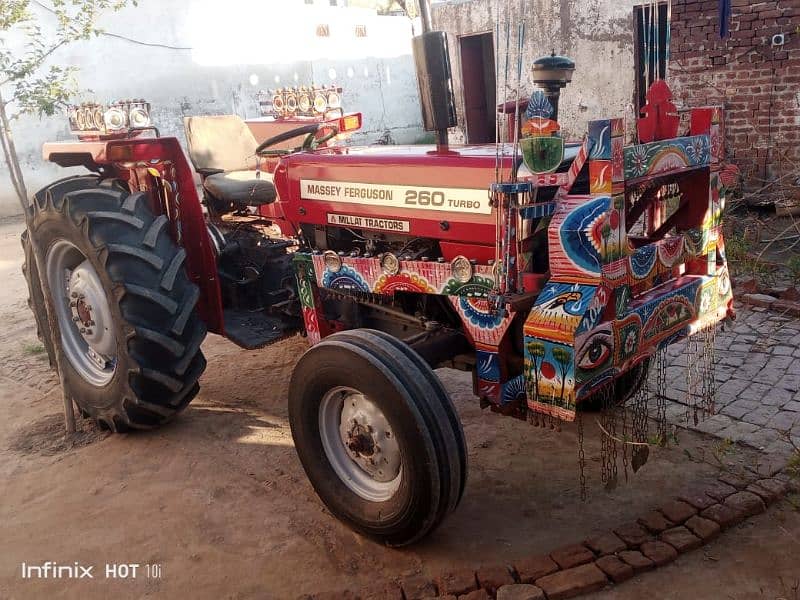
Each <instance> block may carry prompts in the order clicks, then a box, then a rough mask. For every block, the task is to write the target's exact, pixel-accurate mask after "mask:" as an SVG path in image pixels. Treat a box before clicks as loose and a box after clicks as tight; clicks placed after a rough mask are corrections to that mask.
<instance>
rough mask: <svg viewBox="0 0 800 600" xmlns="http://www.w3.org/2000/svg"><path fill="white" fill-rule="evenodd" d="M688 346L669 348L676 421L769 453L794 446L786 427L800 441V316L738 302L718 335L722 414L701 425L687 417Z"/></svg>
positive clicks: (669, 380)
mask: <svg viewBox="0 0 800 600" xmlns="http://www.w3.org/2000/svg"><path fill="white" fill-rule="evenodd" d="M701 345H702V344H701ZM685 346H686V344H685V343H681V344H674V345H673V346H670V347H669V349H668V351H667V352H668V359H667V365H668V366H667V377H666V381H667V397H668V398H669V399H670V400H671V402H669V403H668V406H667V418H668V420H669V421H670V422H671V423H674V424H676V425H680V426H681V427H688V428H690V429H695V430H697V431H702V432H705V433H710V434H713V435H715V436H718V437H720V438H725V439H730V440H731V441H735V442H741V443H744V444H748V445H749V446H753V447H754V448H758V449H760V450H762V451H764V452H766V453H768V454H786V453H788V452H789V451H790V449H791V446H790V445H789V443H788V441H786V440H785V439H782V435H781V432H784V431H787V430H792V431H791V436H792V438H793V439H794V441H795V443H797V444H800V319H795V318H790V317H786V316H784V315H781V314H780V313H777V312H773V311H768V310H766V309H763V308H758V307H753V308H750V307H746V306H741V305H739V306H737V319H736V321H735V322H734V323H733V324H732V326H730V325H729V326H726V328H725V330H724V331H723V330H719V331H718V333H717V336H716V342H715V347H716V373H715V377H716V380H717V396H716V411H717V414H715V415H713V416H711V417H709V418H708V419H706V420H702V421H700V422H699V423H698V424H697V425H694V423H693V419H687V406H686V404H687V400H688V396H687V383H686V361H687V354H686V352H685ZM652 375H654V374H653V373H651V376H652ZM651 409H652V406H651ZM792 428H793V429H792Z"/></svg>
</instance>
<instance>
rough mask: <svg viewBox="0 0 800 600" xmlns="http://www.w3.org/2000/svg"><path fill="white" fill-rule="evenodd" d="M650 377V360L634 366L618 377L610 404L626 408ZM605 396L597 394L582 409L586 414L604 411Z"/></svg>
mask: <svg viewBox="0 0 800 600" xmlns="http://www.w3.org/2000/svg"><path fill="white" fill-rule="evenodd" d="M649 375H650V359H649V358H646V359H645V360H643V361H642V362H640V363H638V364H636V365H634V367H633V368H632V369H630V370H629V371H626V372H625V373H623V374H622V375H621V376H620V377H617V378H616V379H615V380H614V381H613V382H612V383H610V384H608V385H610V386H611V392H612V396H611V398H610V399H609V402H611V403H613V405H614V406H624V405H625V404H626V403H627V402H628V400H630V399H631V398H633V397H634V396H635V395H636V393H637V392H638V391H639V390H640V389H641V388H642V386H643V385H644V384H645V382H646V381H647V377H648V376H649ZM602 403H603V394H601V393H595V394H593V395H591V396H589V397H588V398H586V399H585V400H583V401H582V402H581V404H580V409H581V410H582V411H586V412H596V411H599V410H602V409H603V404H602Z"/></svg>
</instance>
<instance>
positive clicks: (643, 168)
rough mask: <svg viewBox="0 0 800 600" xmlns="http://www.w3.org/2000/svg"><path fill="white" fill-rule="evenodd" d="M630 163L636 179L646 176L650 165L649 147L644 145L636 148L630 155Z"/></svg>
mask: <svg viewBox="0 0 800 600" xmlns="http://www.w3.org/2000/svg"><path fill="white" fill-rule="evenodd" d="M630 162H631V168H632V169H633V175H634V177H638V176H640V175H644V174H645V173H646V172H647V165H648V163H649V157H648V153H647V147H646V146H644V145H640V146H634V147H633V150H632V151H631V153H630Z"/></svg>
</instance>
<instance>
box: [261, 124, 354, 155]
mask: <svg viewBox="0 0 800 600" xmlns="http://www.w3.org/2000/svg"><path fill="white" fill-rule="evenodd" d="M323 128H330V130H331V131H330V132H329V133H327V134H325V135H323V136H322V137H321V138H317V137H316V136H317V132H319V130H320V129H323ZM338 133H339V130H338V128H337V127H336V126H335V125H331V124H330V123H312V124H310V125H303V126H302V127H296V128H295V129H290V130H289V131H284V132H283V133H279V134H278V135H274V136H272V137H271V138H268V139H266V140H264V141H263V142H261V143H260V144H259V145H258V148H256V152H255V153H256V154H257V155H259V156H285V155H287V154H292V153H293V152H297V151H299V150H316V149H317V148H318V147H319V146H321V145H322V144H324V143H325V142H327V141H328V140H330V139H332V138H333V137H334V136H336V135H337V134H338ZM301 135H305V136H306V138H305V139H304V140H303V144H302V145H301V146H300V147H299V148H292V149H287V148H276V149H273V150H268V148H269V147H270V146H274V145H275V144H280V143H281V142H285V141H287V140H291V139H292V138H296V137H300V136H301Z"/></svg>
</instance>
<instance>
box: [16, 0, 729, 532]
mask: <svg viewBox="0 0 800 600" xmlns="http://www.w3.org/2000/svg"><path fill="white" fill-rule="evenodd" d="M422 4H423V6H424V5H425V3H424V2H423V3H422ZM414 45H415V56H416V59H417V65H418V76H419V81H420V92H421V96H422V103H423V117H424V120H425V124H426V127H427V128H428V129H430V130H435V131H437V132H438V133H437V135H438V144H437V145H436V146H435V147H431V146H394V147H392V146H379V147H362V148H358V147H324V148H321V147H320V146H321V145H322V144H324V143H325V142H326V141H327V140H328V139H330V138H331V137H332V136H334V135H337V134H340V133H342V132H347V131H351V130H353V129H357V128H358V127H360V125H361V119H360V116H359V115H345V116H342V117H341V118H340V119H337V120H335V121H326V122H315V123H311V124H308V125H304V126H302V127H300V128H298V129H293V130H291V131H288V132H285V133H283V134H280V135H278V136H275V137H273V138H271V139H267V140H265V141H264V142H263V143H260V144H257V143H256V141H255V139H254V137H253V135H252V133H251V132H250V131H249V130H248V128H247V126H246V125H245V124H244V122H242V121H241V120H240V119H238V118H236V117H192V118H188V119H187V120H186V131H187V139H188V145H189V153H188V154H189V157H190V158H191V161H192V163H193V165H194V168H195V171H196V172H197V173H198V174H199V175H200V177H201V178H202V198H201V197H199V194H198V191H197V189H196V187H195V181H194V178H193V172H192V168H191V166H190V164H189V161H188V160H187V158H186V155H185V154H184V152H183V151H182V149H181V147H180V145H179V142H178V141H177V140H176V139H174V138H165V137H158V136H157V135H156V136H155V137H148V136H147V135H145V134H144V132H147V131H152V127H151V125H150V123H149V117H148V114H147V108H148V107H147V104H146V103H144V102H142V101H132V102H123V103H118V104H115V105H113V106H111V107H109V108H107V109H103V108H101V107H86V106H82V107H76V108H74V109H73V111H72V114H71V120H72V123H73V128H74V129H76V131H78V133H79V135H80V138H81V139H80V140H79V141H77V142H72V143H48V144H45V146H44V158H45V160H48V161H51V162H54V163H56V164H58V165H61V166H64V167H73V166H83V167H85V168H86V169H87V170H88V171H89V172H90V173H89V174H86V175H80V176H75V177H68V178H65V179H62V180H59V181H56V182H54V183H52V184H51V185H48V186H47V187H45V188H44V189H42V190H41V191H39V192H38V193H37V194H36V195H35V197H34V200H33V202H32V204H31V206H30V211H29V214H28V223H29V226H28V230H27V232H26V234H25V235H24V237H23V245H24V247H25V252H26V264H27V268H26V277H27V279H28V284H29V288H30V299H31V307H32V309H33V311H34V314H35V316H36V320H37V325H38V328H39V331H40V335H41V336H42V339H43V342H44V344H45V345H46V348H47V350H48V352H49V354H50V356H51V359H53V358H54V357H57V358H58V364H60V365H61V371H62V372H61V373H60V376H61V378H62V381H63V385H64V392H65V394H66V396H67V397H69V398H71V399H72V400H73V401H74V402H75V403H76V404H77V406H78V407H79V409H80V410H81V412H82V414H84V416H88V417H91V418H93V419H95V420H97V421H98V422H99V423H100V424H101V425H102V426H104V427H106V428H108V429H111V430H113V431H126V430H129V429H145V428H152V427H157V426H159V425H162V424H163V423H166V422H167V421H169V420H170V419H171V418H172V417H174V416H175V415H176V414H177V413H178V412H180V411H181V410H182V409H184V408H185V407H186V406H187V405H188V404H189V402H190V401H191V400H192V398H193V397H194V396H195V395H196V394H197V392H198V389H199V385H198V380H199V378H200V376H201V374H202V373H203V370H204V368H205V366H206V361H205V358H204V357H203V353H202V350H201V344H202V343H203V340H204V338H205V336H206V334H207V333H208V332H211V333H215V334H218V335H221V336H225V337H227V338H229V339H231V340H232V341H234V342H235V343H237V344H239V345H240V346H242V347H245V348H260V347H263V346H266V345H268V344H271V343H273V342H276V341H278V340H281V339H283V338H285V337H287V336H291V335H294V334H296V333H298V332H299V333H301V334H304V335H306V336H307V337H308V340H309V342H310V344H311V347H310V349H309V350H308V351H307V352H306V353H305V354H304V355H303V356H302V357H301V358H300V360H299V362H298V364H297V365H296V367H295V370H294V374H293V376H292V381H291V387H290V393H289V399H288V401H289V420H290V424H291V428H292V434H293V437H294V442H295V446H296V449H297V452H298V455H299V457H300V460H301V462H302V464H303V467H304V468H305V470H306V473H307V474H308V477H309V479H310V481H311V483H312V484H313V486H314V488H315V490H316V491H317V493H318V494H319V496H320V498H321V499H322V500H323V501H324V502H325V504H326V505H327V506H328V507H329V508H330V510H331V511H332V512H333V513H334V514H335V515H336V516H337V517H338V518H340V519H341V520H342V521H344V522H345V523H347V524H348V525H349V526H351V527H352V528H354V529H355V530H357V531H359V532H361V533H362V534H364V535H367V536H369V537H372V538H374V539H377V540H380V541H382V542H384V543H387V544H390V545H403V544H409V543H412V542H414V541H416V540H419V539H421V538H422V537H423V536H425V535H426V534H427V533H429V532H430V531H432V530H433V529H434V528H435V527H436V526H437V525H438V524H439V523H441V521H442V520H443V519H444V517H445V516H446V515H447V514H449V513H450V512H451V511H453V510H454V509H455V508H456V506H457V505H458V503H459V500H460V498H461V496H462V493H463V491H464V485H465V481H466V476H467V450H466V446H465V441H464V434H463V432H462V428H461V425H460V423H459V417H458V414H457V413H456V410H455V409H454V407H453V404H452V402H451V400H450V399H449V398H448V395H447V392H446V391H445V389H444V387H443V386H442V384H441V383H440V382H439V380H438V379H437V376H436V375H435V373H434V371H433V369H434V368H436V367H440V366H449V367H454V368H458V369H464V370H470V371H472V373H473V378H474V390H475V394H476V395H477V396H478V397H479V398H480V401H481V403H482V404H483V405H484V406H490V407H491V408H492V409H493V410H494V411H496V412H499V413H502V414H506V415H511V416H516V417H520V418H526V417H528V416H531V415H544V417H546V418H548V419H560V420H566V421H569V420H572V419H574V418H575V415H576V412H577V411H580V410H582V409H584V408H585V407H588V406H590V405H591V404H592V403H593V400H594V399H596V398H597V397H598V395H599V394H600V393H601V392H602V393H605V392H608V391H609V390H611V392H612V393H613V395H614V396H615V397H616V399H617V401H619V402H624V401H625V399H626V398H628V397H630V395H631V394H632V393H633V392H635V390H636V389H637V388H638V387H639V386H641V383H642V381H643V380H644V378H645V377H646V374H647V368H648V364H649V360H650V358H651V357H652V356H653V355H654V354H655V353H656V352H657V351H658V350H659V349H662V348H663V347H664V346H666V345H667V344H670V343H672V342H674V341H676V340H679V339H681V338H684V337H686V336H688V335H691V334H693V333H695V332H697V331H700V330H702V329H703V328H706V327H710V326H712V325H714V324H715V323H717V322H718V321H720V320H721V319H723V318H725V317H726V316H727V315H728V314H729V313H730V312H731V305H732V298H731V290H730V282H729V279H728V274H727V267H726V265H725V258H724V246H723V243H722V235H721V228H720V213H721V207H722V202H723V198H722V196H721V193H720V192H721V190H722V188H721V187H720V185H719V184H718V177H717V170H718V167H719V157H720V154H721V148H720V143H719V142H720V139H721V136H720V124H721V112H720V110H719V109H717V108H704V109H697V110H694V111H693V112H692V113H691V124H690V128H691V131H690V134H691V135H689V136H686V137H675V134H674V133H673V134H672V136H671V137H670V138H669V139H654V140H652V141H649V142H647V143H637V144H633V145H629V146H625V140H624V135H625V131H624V129H625V128H624V126H623V122H622V120H621V119H609V120H601V121H594V122H592V123H591V125H590V128H589V135H588V136H587V137H586V139H585V140H584V141H583V142H582V143H577V144H566V145H565V144H564V141H563V139H562V138H561V137H560V135H559V131H558V125H557V122H556V121H555V119H553V118H551V117H553V116H554V115H553V112H552V108H553V107H552V104H550V107H549V108H548V103H549V102H550V100H548V98H547V97H545V96H543V95H542V94H541V93H539V92H537V93H536V94H534V95H533V96H532V98H531V100H530V101H529V102H528V104H527V107H528V108H527V110H528V117H529V119H528V123H526V124H527V125H528V127H527V128H526V132H528V133H530V132H533V133H534V135H531V136H529V137H524V138H523V139H521V140H520V143H519V145H518V146H517V145H515V144H511V143H506V144H497V145H486V146H468V147H458V148H449V147H447V144H446V128H447V127H451V126H453V125H454V124H455V111H454V109H453V105H454V104H453V98H452V85H451V83H450V71H449V69H450V67H449V62H448V58H447V46H446V38H445V37H444V34H442V33H440V32H431V31H427V32H426V33H424V34H422V35H421V36H419V37H418V38H416V39H415V41H414ZM556 58H557V57H556ZM655 118H658V117H655ZM545 121H550V122H549V123H545ZM676 130H677V124H676ZM537 133H538V135H537ZM156 134H157V132H156ZM297 136H305V138H304V142H303V143H302V145H301V147H298V148H295V149H292V150H286V149H276V148H275V146H277V145H279V144H280V143H281V142H282V141H285V140H286V139H292V138H296V137H297ZM518 147H519V148H520V154H519V156H520V157H521V158H523V159H524V160H518V159H517V148H518ZM667 192H669V194H668V193H667ZM32 242H33V245H32ZM34 248H35V249H36V252H35V255H34ZM40 273H41V279H40ZM41 283H44V285H40V284H41ZM47 289H49V290H50V292H49V293H50V298H51V299H52V302H49V303H48V302H46V301H45V297H44V292H43V290H47ZM48 306H49V307H50V308H48ZM48 314H51V315H53V316H54V320H55V321H56V323H52V321H49V322H48ZM51 326H54V327H53V331H57V332H59V333H58V335H56V336H55V337H53V336H51V335H48V333H47V332H48V331H50V330H51ZM544 417H543V418H544Z"/></svg>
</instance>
